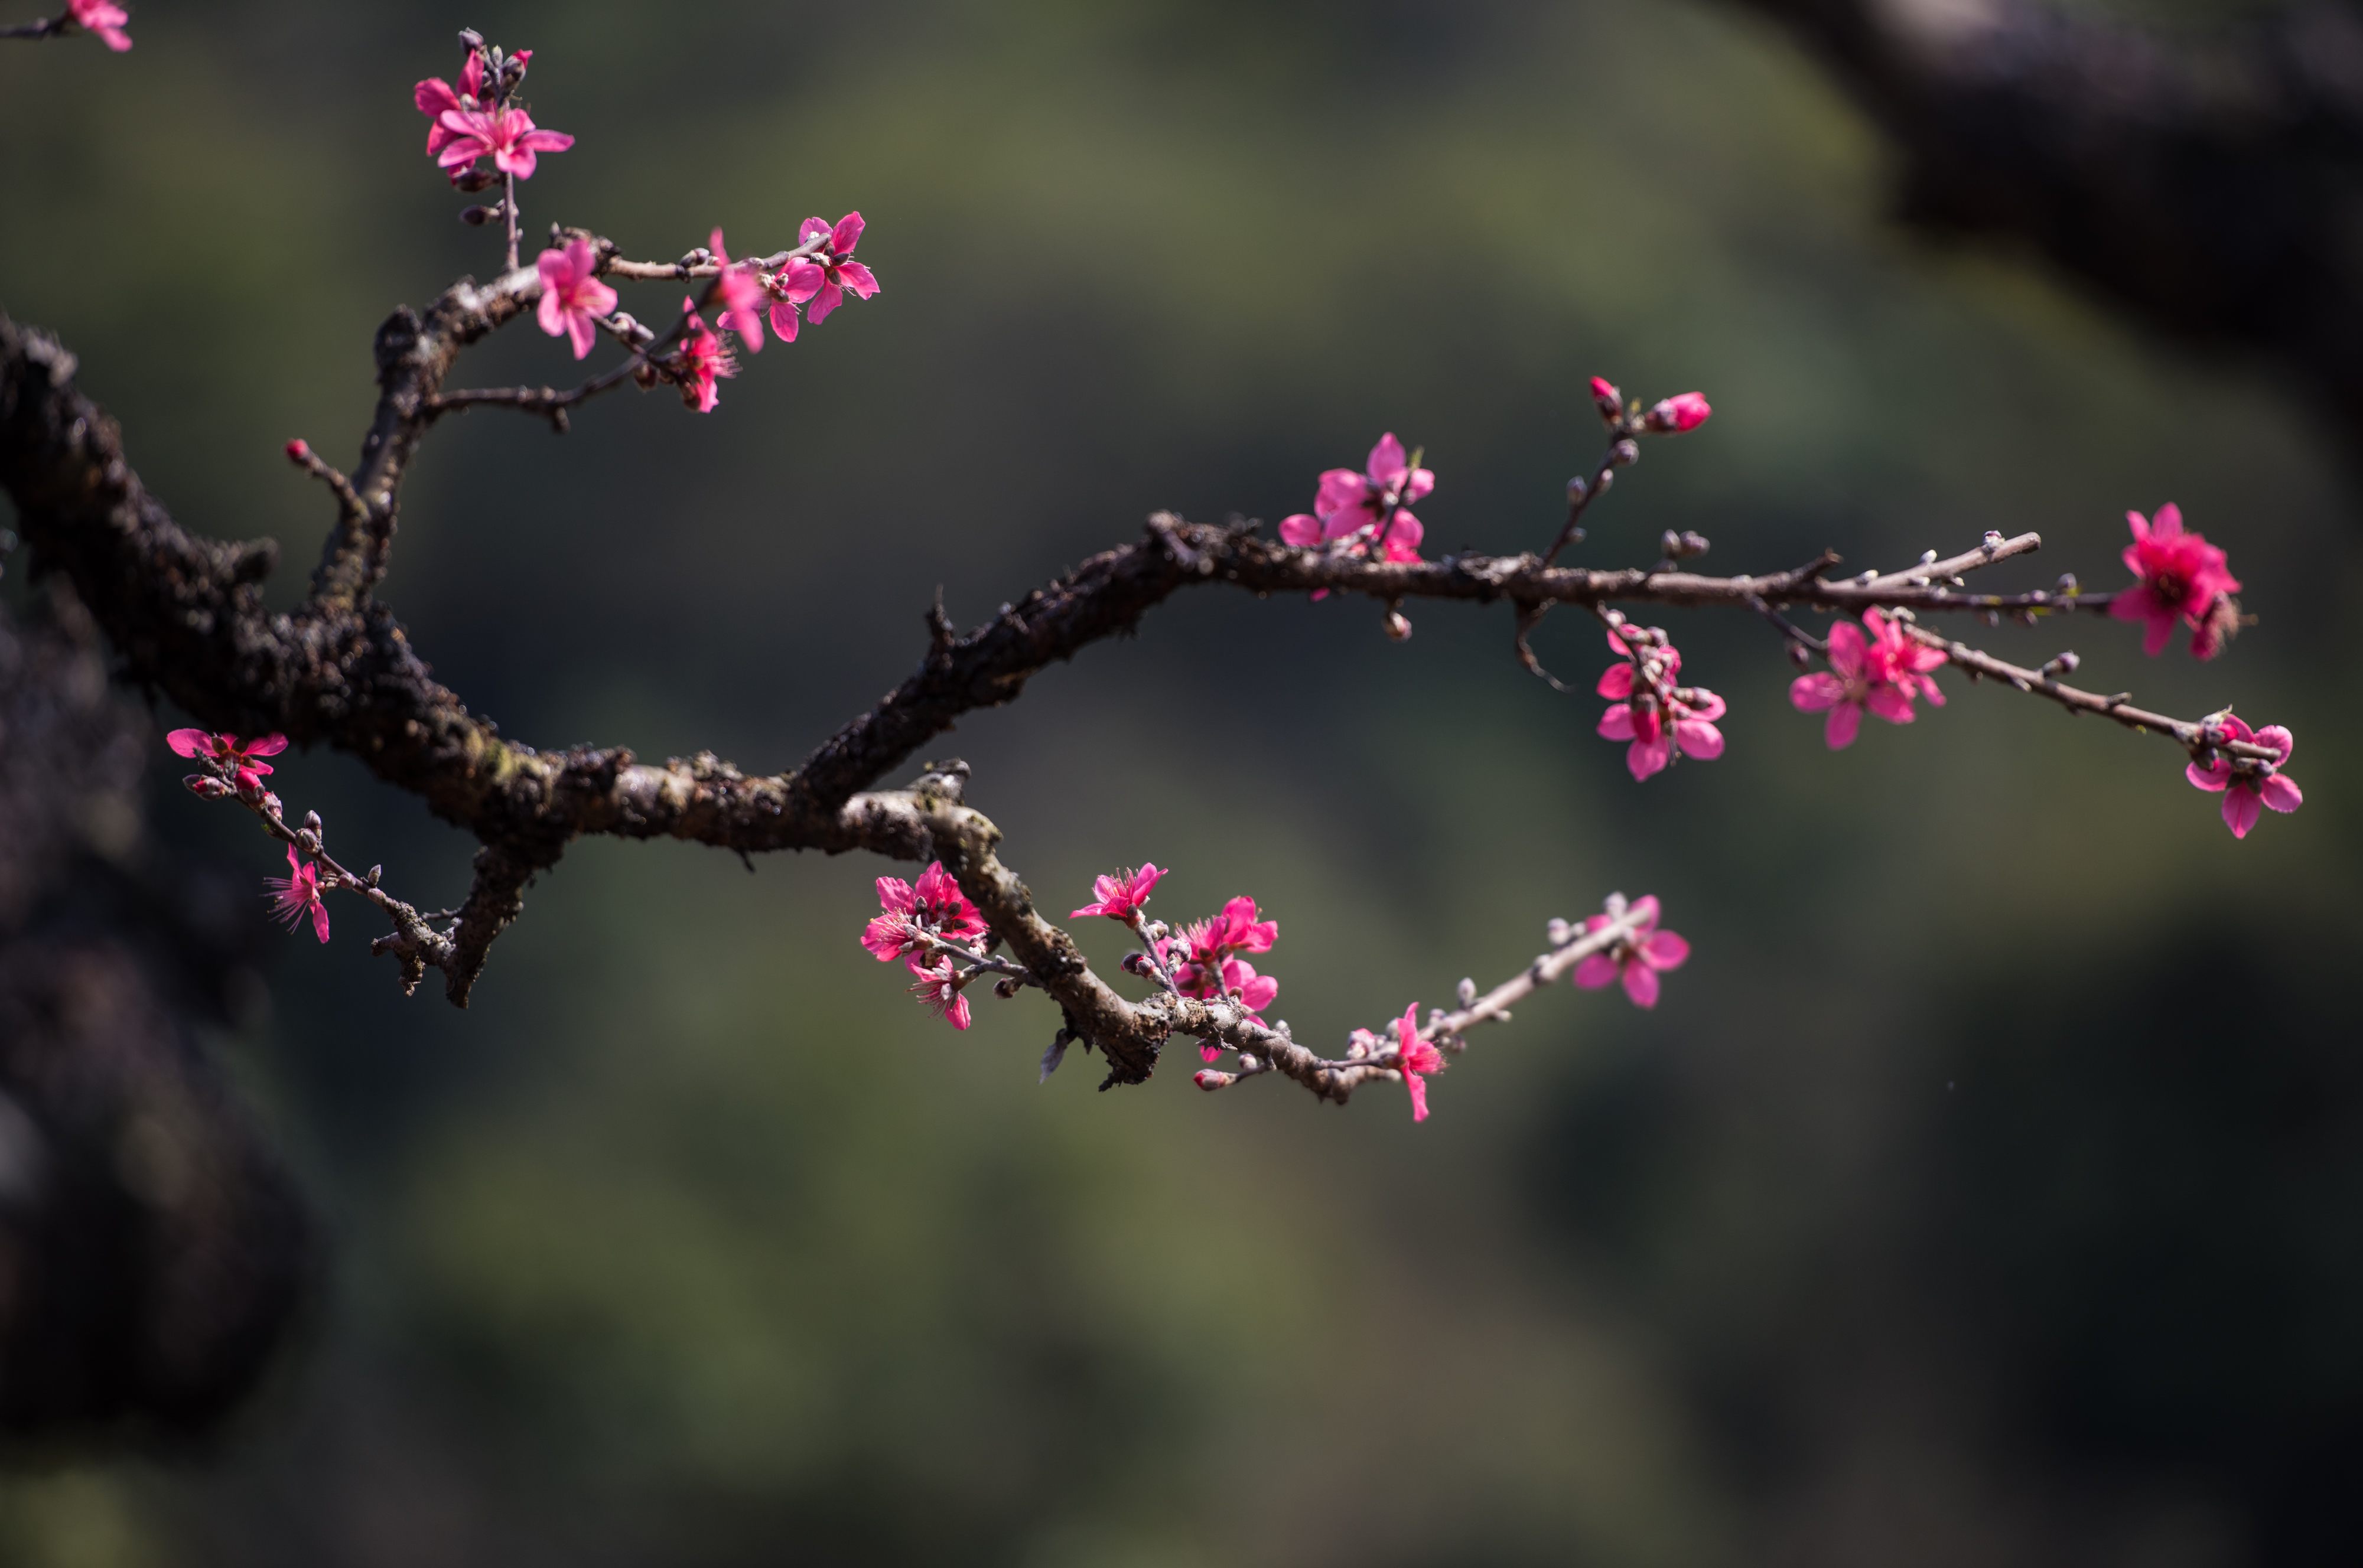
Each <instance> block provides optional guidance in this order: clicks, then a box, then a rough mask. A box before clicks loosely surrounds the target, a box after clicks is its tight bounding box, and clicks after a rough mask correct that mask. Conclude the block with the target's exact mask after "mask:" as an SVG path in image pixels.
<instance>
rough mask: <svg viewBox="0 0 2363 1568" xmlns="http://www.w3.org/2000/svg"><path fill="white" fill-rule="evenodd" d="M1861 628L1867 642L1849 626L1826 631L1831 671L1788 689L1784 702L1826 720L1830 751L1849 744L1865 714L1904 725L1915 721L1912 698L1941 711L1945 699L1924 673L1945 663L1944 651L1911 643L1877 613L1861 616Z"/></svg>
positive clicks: (1820, 672)
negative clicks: (1924, 700)
mask: <svg viewBox="0 0 2363 1568" xmlns="http://www.w3.org/2000/svg"><path fill="white" fill-rule="evenodd" d="M1862 624H1863V625H1864V626H1866V627H1868V628H1869V631H1870V635H1869V638H1865V637H1864V636H1863V635H1862V633H1861V632H1859V631H1857V630H1856V629H1855V627H1854V625H1853V624H1851V623H1850V622H1844V621H1841V622H1840V623H1838V624H1836V625H1835V626H1833V627H1831V628H1830V647H1829V660H1830V668H1828V669H1827V670H1816V671H1814V673H1813V674H1811V675H1801V676H1799V677H1797V679H1794V680H1792V681H1791V682H1790V683H1789V701H1790V702H1791V703H1792V704H1793V705H1794V706H1795V707H1796V709H1797V711H1798V712H1803V713H1819V712H1827V713H1828V714H1829V719H1828V721H1827V722H1826V723H1825V724H1824V725H1823V726H1822V734H1823V737H1824V738H1825V740H1827V741H1828V742H1829V745H1830V749H1831V750H1832V751H1843V750H1845V749H1846V748H1847V746H1850V745H1853V744H1854V737H1855V734H1856V733H1857V732H1858V731H1859V730H1860V729H1861V728H1862V715H1863V712H1864V710H1866V709H1868V710H1869V711H1870V712H1874V713H1876V714H1878V715H1879V716H1880V718H1882V719H1885V720H1886V721H1887V722H1888V723H1891V724H1908V723H1911V722H1912V721H1913V719H1914V717H1916V715H1915V714H1914V712H1913V708H1912V700H1913V699H1914V697H1925V698H1927V699H1928V701H1929V703H1930V704H1931V705H1932V706H1935V707H1938V708H1941V707H1943V706H1944V705H1945V694H1944V693H1943V692H1942V691H1939V690H1937V689H1936V678H1935V677H1934V676H1932V675H1930V674H1929V673H1928V671H1930V670H1932V669H1935V668H1937V667H1938V666H1940V665H1942V664H1943V663H1944V662H1945V655H1944V652H1943V650H1941V649H1938V648H1932V647H1928V646H1925V645H1923V644H1920V643H1915V642H1914V641H1913V640H1912V639H1911V638H1909V637H1907V636H1905V635H1904V634H1903V623H1901V622H1899V621H1896V620H1893V619H1891V618H1890V617H1888V616H1885V615H1882V614H1880V613H1879V612H1878V611H1877V610H1866V611H1864V612H1863V613H1862Z"/></svg>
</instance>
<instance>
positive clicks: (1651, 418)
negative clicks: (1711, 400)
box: [1592, 376, 1714, 436]
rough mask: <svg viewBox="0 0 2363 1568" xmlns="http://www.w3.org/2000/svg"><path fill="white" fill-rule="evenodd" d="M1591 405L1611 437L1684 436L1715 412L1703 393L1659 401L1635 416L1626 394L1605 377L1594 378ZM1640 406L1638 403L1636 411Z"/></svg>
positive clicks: (1675, 396)
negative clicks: (1637, 435)
mask: <svg viewBox="0 0 2363 1568" xmlns="http://www.w3.org/2000/svg"><path fill="white" fill-rule="evenodd" d="M1592 406H1593V407H1594V408H1596V409H1598V410H1599V411H1600V419H1601V423H1603V424H1604V425H1607V426H1608V427H1609V429H1610V431H1611V433H1612V434H1625V433H1627V432H1638V433H1640V434H1643V435H1648V436H1681V435H1684V434H1686V433H1688V432H1690V431H1692V430H1695V429H1697V428H1698V427H1699V426H1700V425H1704V424H1705V423H1706V422H1707V418H1708V416H1709V415H1710V414H1714V409H1713V408H1712V407H1710V406H1709V405H1708V403H1707V401H1706V397H1705V395H1704V394H1703V393H1701V392H1677V393H1675V394H1674V395H1673V396H1672V397H1668V398H1660V399H1659V400H1658V401H1657V402H1656V403H1652V404H1651V405H1650V406H1649V408H1648V409H1647V412H1645V413H1639V414H1636V413H1635V412H1634V409H1628V408H1626V407H1625V394H1624V393H1623V392H1620V391H1618V390H1617V387H1616V383H1615V382H1614V381H1610V380H1609V379H1608V378H1607V377H1605V376H1594V377H1592ZM1638 407H1639V403H1637V401H1636V403H1635V405H1634V408H1635V409H1637V408H1638Z"/></svg>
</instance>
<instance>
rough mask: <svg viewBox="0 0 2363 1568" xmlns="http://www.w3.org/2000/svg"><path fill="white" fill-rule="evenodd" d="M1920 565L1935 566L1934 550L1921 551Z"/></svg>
mask: <svg viewBox="0 0 2363 1568" xmlns="http://www.w3.org/2000/svg"><path fill="white" fill-rule="evenodd" d="M1920 564H1921V565H1922V566H1934V565H1936V551H1934V550H1923V551H1921V552H1920Z"/></svg>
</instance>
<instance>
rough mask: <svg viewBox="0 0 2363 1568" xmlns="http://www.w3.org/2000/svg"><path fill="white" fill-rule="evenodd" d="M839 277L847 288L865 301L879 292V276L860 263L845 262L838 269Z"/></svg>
mask: <svg viewBox="0 0 2363 1568" xmlns="http://www.w3.org/2000/svg"><path fill="white" fill-rule="evenodd" d="M837 275H838V277H839V278H841V279H843V280H844V282H845V286H846V287H847V288H849V289H851V290H852V291H853V292H854V293H857V294H859V295H860V296H861V297H862V298H863V299H865V300H866V299H868V298H870V296H871V295H872V294H874V293H877V292H878V275H877V274H876V273H874V272H872V271H871V270H870V269H869V268H867V267H865V266H863V265H862V264H861V263H860V262H859V261H848V262H845V263H844V264H843V265H841V266H839V267H838V270H837Z"/></svg>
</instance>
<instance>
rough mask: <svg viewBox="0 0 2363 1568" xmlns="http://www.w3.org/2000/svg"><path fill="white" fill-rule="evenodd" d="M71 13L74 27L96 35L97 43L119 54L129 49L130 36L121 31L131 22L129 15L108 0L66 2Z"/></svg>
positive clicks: (68, 0)
mask: <svg viewBox="0 0 2363 1568" xmlns="http://www.w3.org/2000/svg"><path fill="white" fill-rule="evenodd" d="M66 4H67V9H69V10H70V11H72V14H73V19H74V26H76V27H78V28H81V29H82V30H83V31H84V32H86V33H94V34H95V35H97V38H98V41H99V42H101V43H103V44H105V46H106V47H107V48H109V49H111V50H114V51H115V52H116V53H117V54H121V53H122V52H123V51H124V50H127V49H129V48H130V47H131V35H130V34H129V33H127V32H125V31H124V30H123V26H124V24H125V23H127V22H128V21H130V20H131V13H130V12H128V11H126V10H125V9H124V8H123V7H122V6H116V5H113V4H111V3H110V0H66Z"/></svg>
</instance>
